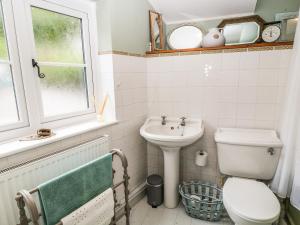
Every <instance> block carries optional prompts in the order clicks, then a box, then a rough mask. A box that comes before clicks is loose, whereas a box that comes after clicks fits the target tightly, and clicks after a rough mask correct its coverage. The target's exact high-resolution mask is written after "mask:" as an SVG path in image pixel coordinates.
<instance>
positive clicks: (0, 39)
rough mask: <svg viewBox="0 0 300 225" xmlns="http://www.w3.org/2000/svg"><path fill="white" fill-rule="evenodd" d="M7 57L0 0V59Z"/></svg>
mask: <svg viewBox="0 0 300 225" xmlns="http://www.w3.org/2000/svg"><path fill="white" fill-rule="evenodd" d="M7 59H8V53H7V45H6V37H5V32H4V23H3V15H2V6H1V2H0V60H7Z"/></svg>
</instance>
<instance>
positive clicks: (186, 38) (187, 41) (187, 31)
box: [168, 25, 203, 49]
mask: <svg viewBox="0 0 300 225" xmlns="http://www.w3.org/2000/svg"><path fill="white" fill-rule="evenodd" d="M202 38H203V32H202V31H201V30H200V29H199V28H198V27H195V26H192V25H184V26H181V27H178V28H176V29H174V30H173V31H172V32H171V33H170V34H169V37H168V45H169V47H170V48H171V49H186V48H199V47H200V45H201V42H202Z"/></svg>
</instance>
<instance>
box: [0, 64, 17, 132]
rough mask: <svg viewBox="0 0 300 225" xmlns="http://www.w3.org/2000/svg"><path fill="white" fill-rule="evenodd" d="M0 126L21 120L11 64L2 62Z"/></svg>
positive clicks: (0, 72) (0, 71) (0, 74)
mask: <svg viewBox="0 0 300 225" xmlns="http://www.w3.org/2000/svg"><path fill="white" fill-rule="evenodd" d="M0 99H1V108H2V107H3V108H2V109H1V110H0V126H3V125H8V124H12V123H16V122H18V121H19V115H18V108H17V105H16V97H15V91H14V84H13V79H12V75H11V68H10V65H6V64H0Z"/></svg>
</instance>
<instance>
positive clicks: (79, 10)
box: [0, 0, 98, 142]
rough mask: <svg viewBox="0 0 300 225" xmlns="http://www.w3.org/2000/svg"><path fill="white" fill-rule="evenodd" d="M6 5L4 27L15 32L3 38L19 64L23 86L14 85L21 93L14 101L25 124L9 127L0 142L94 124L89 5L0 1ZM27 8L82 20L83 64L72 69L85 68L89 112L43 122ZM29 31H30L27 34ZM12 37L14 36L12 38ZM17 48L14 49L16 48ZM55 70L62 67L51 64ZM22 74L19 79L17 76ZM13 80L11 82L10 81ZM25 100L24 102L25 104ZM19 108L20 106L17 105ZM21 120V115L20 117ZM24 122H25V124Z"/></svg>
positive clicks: (75, 0) (70, 0) (93, 37)
mask: <svg viewBox="0 0 300 225" xmlns="http://www.w3.org/2000/svg"><path fill="white" fill-rule="evenodd" d="M2 1H3V2H6V4H8V5H10V9H9V10H7V9H5V10H3V11H6V12H3V14H5V16H7V15H6V14H9V17H10V18H9V19H7V18H5V20H6V21H5V23H9V24H13V25H15V26H10V27H11V28H10V29H15V32H12V34H11V35H12V36H10V37H7V39H8V41H9V42H11V41H12V40H16V44H15V45H12V46H15V48H16V53H18V54H19V59H18V60H16V59H15V58H14V59H11V62H13V64H15V63H16V62H19V64H20V66H19V73H20V76H19V77H20V78H19V79H20V80H21V81H22V77H23V83H22V82H21V83H20V84H19V83H18V86H16V91H18V92H22V90H24V92H25V94H24V93H21V94H20V97H18V100H19V101H20V100H21V101H23V100H24V103H25V102H26V104H24V108H23V107H22V112H23V113H22V115H25V116H26V117H25V119H24V121H25V123H23V124H22V126H17V127H13V126H12V127H11V130H9V131H4V132H1V130H0V142H1V141H6V140H10V139H13V138H19V137H21V136H25V135H29V134H32V133H34V132H35V131H36V130H37V129H39V128H42V127H47V128H52V129H53V128H58V127H62V126H68V125H73V124H76V123H82V122H87V121H91V120H96V111H97V110H96V107H95V103H96V102H98V96H97V94H96V92H95V90H96V89H97V87H96V84H97V82H96V74H97V70H96V69H97V66H96V65H97V49H98V46H97V26H96V12H95V8H94V7H93V5H92V4H94V3H91V2H87V1H81V0H22V1H20V0H2ZM31 6H36V7H39V8H45V9H47V10H50V11H51V9H52V11H57V12H59V13H62V14H66V15H77V16H75V17H79V18H81V17H83V19H82V33H83V40H84V41H83V48H84V64H80V65H76V66H80V67H83V66H86V83H87V93H88V104H89V107H90V108H89V109H88V110H86V111H83V112H74V113H71V114H67V115H62V116H55V117H49V118H44V117H43V109H42V107H43V106H42V102H41V95H40V90H39V79H40V78H38V75H37V71H36V69H35V68H33V67H32V64H31V60H32V59H36V55H35V54H36V53H35V52H34V51H35V47H34V34H33V30H32V18H31ZM30 29H31V30H30ZM15 34H16V35H15ZM17 44H18V45H17ZM50 64H51V66H52V65H54V64H53V63H49V64H48V63H47V62H44V63H39V65H50ZM55 64H56V65H55V66H62V65H63V64H61V63H55ZM70 65H74V64H70ZM21 71H22V76H21ZM14 79H15V78H14ZM25 99H26V101H25ZM18 105H19V106H21V104H20V103H18ZM20 116H21V113H20ZM26 119H27V120H26Z"/></svg>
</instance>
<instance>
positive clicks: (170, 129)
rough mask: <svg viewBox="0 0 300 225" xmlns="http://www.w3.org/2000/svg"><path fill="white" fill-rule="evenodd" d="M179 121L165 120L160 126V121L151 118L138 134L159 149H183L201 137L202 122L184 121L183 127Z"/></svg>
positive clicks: (156, 118) (159, 119) (173, 119)
mask: <svg viewBox="0 0 300 225" xmlns="http://www.w3.org/2000/svg"><path fill="white" fill-rule="evenodd" d="M180 123H181V120H180V119H175V118H171V119H167V121H166V124H165V125H162V119H161V118H159V117H152V118H149V119H147V120H146V122H145V123H144V125H143V126H142V128H141V130H140V134H141V135H142V136H143V137H144V138H145V139H146V140H147V141H149V142H151V143H153V144H156V145H159V146H160V147H184V146H187V145H190V144H192V143H194V142H195V141H197V140H198V139H199V138H201V137H202V136H203V132H204V126H203V122H202V120H196V119H191V120H186V124H185V126H181V125H180Z"/></svg>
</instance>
